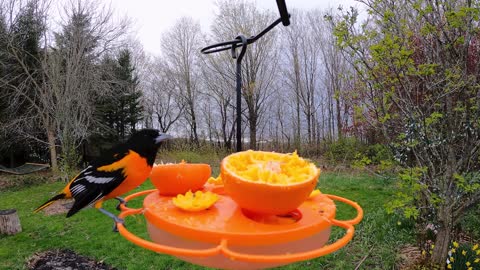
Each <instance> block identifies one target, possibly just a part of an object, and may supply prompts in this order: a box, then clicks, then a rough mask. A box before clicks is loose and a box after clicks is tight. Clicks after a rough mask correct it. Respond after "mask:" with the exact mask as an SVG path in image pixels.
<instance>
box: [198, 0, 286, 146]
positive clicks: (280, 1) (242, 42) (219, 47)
mask: <svg viewBox="0 0 480 270" xmlns="http://www.w3.org/2000/svg"><path fill="white" fill-rule="evenodd" d="M276 1H277V6H278V10H279V12H280V18H279V19H277V20H276V21H274V22H273V23H272V24H270V25H269V26H267V27H266V28H265V29H263V30H262V31H261V32H260V33H259V34H258V35H256V36H251V37H249V38H246V37H245V36H244V35H238V36H237V37H236V38H235V39H234V40H231V41H226V42H221V43H217V44H213V45H210V46H207V47H205V48H203V49H202V50H201V52H202V53H204V54H210V53H215V52H221V51H225V50H229V49H230V50H231V52H232V57H233V59H237V71H236V80H237V88H236V91H237V104H236V114H237V119H236V122H237V128H236V131H237V132H236V134H237V147H236V151H237V152H239V151H242V59H243V56H244V55H245V52H246V51H247V45H248V44H252V43H254V42H255V41H257V40H258V39H259V38H261V37H262V36H263V35H265V34H266V33H267V32H269V31H270V30H272V29H273V28H274V27H275V26H277V25H278V24H279V23H282V24H283V25H284V26H287V25H289V24H290V14H288V12H287V6H286V4H285V0H276ZM240 46H241V50H240V54H239V55H238V56H237V52H236V49H237V48H238V47H240Z"/></svg>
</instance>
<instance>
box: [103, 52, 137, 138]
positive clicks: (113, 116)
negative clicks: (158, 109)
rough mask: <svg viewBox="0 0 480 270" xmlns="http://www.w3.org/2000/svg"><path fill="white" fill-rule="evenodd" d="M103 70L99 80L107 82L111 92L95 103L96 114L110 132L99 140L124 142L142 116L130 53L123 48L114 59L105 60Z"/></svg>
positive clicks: (109, 57)
mask: <svg viewBox="0 0 480 270" xmlns="http://www.w3.org/2000/svg"><path fill="white" fill-rule="evenodd" d="M102 70H103V74H102V78H103V79H104V80H106V81H109V82H110V83H109V85H110V90H111V95H108V96H104V97H102V98H100V99H99V100H98V101H97V115H98V117H99V118H100V122H101V123H103V124H104V125H106V127H107V128H108V129H109V132H107V133H106V134H105V133H104V134H103V136H102V137H104V138H105V139H111V140H124V139H126V138H127V137H128V136H129V135H130V134H131V133H132V132H134V131H135V129H136V126H137V124H138V122H139V121H140V120H141V119H142V115H143V106H142V104H141V98H142V92H141V91H140V90H139V89H138V77H137V76H136V75H135V67H134V66H133V63H132V56H131V52H130V51H129V50H128V49H123V50H121V51H120V52H119V53H118V55H117V57H116V59H114V58H112V57H111V56H106V57H104V59H103V61H102Z"/></svg>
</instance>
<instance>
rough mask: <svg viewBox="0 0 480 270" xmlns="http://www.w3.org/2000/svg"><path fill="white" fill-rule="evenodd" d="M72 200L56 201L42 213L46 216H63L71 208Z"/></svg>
mask: <svg viewBox="0 0 480 270" xmlns="http://www.w3.org/2000/svg"><path fill="white" fill-rule="evenodd" d="M72 205H73V199H68V200H58V201H55V202H54V203H52V204H51V205H49V206H48V207H47V208H45V209H43V210H42V212H43V213H44V214H45V215H46V216H51V215H59V214H65V213H67V212H68V210H70V208H72Z"/></svg>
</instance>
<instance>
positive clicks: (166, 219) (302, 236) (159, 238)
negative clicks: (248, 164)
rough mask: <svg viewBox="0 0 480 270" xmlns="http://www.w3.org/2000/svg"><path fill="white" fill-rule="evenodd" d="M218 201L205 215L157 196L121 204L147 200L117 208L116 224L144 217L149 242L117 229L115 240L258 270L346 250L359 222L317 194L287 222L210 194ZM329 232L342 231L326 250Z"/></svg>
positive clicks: (199, 261) (205, 261)
mask: <svg viewBox="0 0 480 270" xmlns="http://www.w3.org/2000/svg"><path fill="white" fill-rule="evenodd" d="M205 190H211V191H213V192H216V193H217V194H219V197H220V199H219V200H218V201H217V202H216V203H215V204H214V205H213V206H212V207H211V208H210V209H207V210H203V211H200V212H186V211H183V210H181V209H179V208H177V207H176V206H175V205H174V204H173V203H172V200H171V198H172V197H170V196H162V195H160V194H159V192H158V190H156V189H154V190H147V191H143V192H139V193H135V194H132V195H130V196H128V197H126V198H125V200H126V201H128V200H131V199H133V198H135V197H139V196H142V195H147V196H146V197H145V199H144V201H143V208H141V209H131V208H128V207H125V206H124V205H121V210H122V212H121V214H120V216H119V217H120V218H125V217H127V216H130V215H136V214H144V215H145V218H146V220H147V229H148V232H149V235H150V238H151V240H152V241H153V242H150V241H147V240H144V239H141V238H139V237H137V236H135V235H134V234H132V233H130V232H129V231H128V230H127V229H126V228H125V227H124V226H123V225H122V224H119V223H118V224H117V226H118V230H119V232H120V234H121V235H122V236H123V237H125V238H126V239H127V240H129V241H131V242H132V243H134V244H136V245H138V246H140V247H143V248H146V249H150V250H152V251H155V252H159V253H165V254H169V255H172V256H175V257H177V258H179V259H181V260H184V261H187V262H190V263H193V264H197V265H203V266H208V267H215V268H223V269H262V268H270V267H275V266H280V265H285V264H289V263H293V262H298V261H303V260H308V259H313V258H316V257H320V256H323V255H327V254H329V253H332V252H334V251H336V250H338V249H340V248H342V247H343V246H345V245H346V244H347V243H348V242H350V240H351V239H352V237H353V234H354V227H353V225H355V224H358V223H359V222H360V221H361V219H362V217H363V210H362V208H361V207H360V206H359V205H358V204H357V203H355V202H353V201H350V200H348V199H345V198H342V197H338V196H334V195H327V194H319V195H317V196H315V197H314V198H311V199H309V200H307V201H305V202H304V203H303V204H302V205H301V206H300V207H299V208H298V209H297V210H296V211H294V212H292V213H291V214H290V215H288V216H261V215H258V214H253V213H247V212H245V211H243V210H242V209H240V208H239V207H238V205H237V204H236V203H235V202H234V201H233V200H232V199H231V198H230V197H228V196H226V195H225V194H224V193H223V190H222V189H221V188H209V187H206V188H205ZM334 201H340V202H343V203H346V204H349V205H351V206H352V207H354V208H355V209H356V210H357V216H356V217H355V218H354V219H352V220H345V221H340V220H336V219H335V212H336V206H335V203H334ZM332 226H338V227H341V228H344V229H345V230H346V232H345V235H344V236H343V237H342V238H340V239H338V240H337V241H336V242H334V243H331V244H328V245H325V244H326V243H327V242H328V239H329V237H330V231H331V227H332Z"/></svg>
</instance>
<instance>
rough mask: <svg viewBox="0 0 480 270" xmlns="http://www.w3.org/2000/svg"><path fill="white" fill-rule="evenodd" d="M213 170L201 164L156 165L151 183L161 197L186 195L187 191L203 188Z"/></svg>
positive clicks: (151, 175)
mask: <svg viewBox="0 0 480 270" xmlns="http://www.w3.org/2000/svg"><path fill="white" fill-rule="evenodd" d="M211 173H212V169H211V168H210V165H208V164H201V163H186V162H185V161H182V162H181V163H171V164H156V165H154V166H153V168H152V172H151V174H150V181H152V183H153V185H154V186H155V187H156V188H157V189H158V191H159V192H160V194H161V195H172V196H176V195H178V194H185V193H186V192H187V191H189V190H191V191H197V190H199V189H201V188H202V187H203V185H204V184H205V183H206V182H207V179H208V178H209V177H210V175H211Z"/></svg>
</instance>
